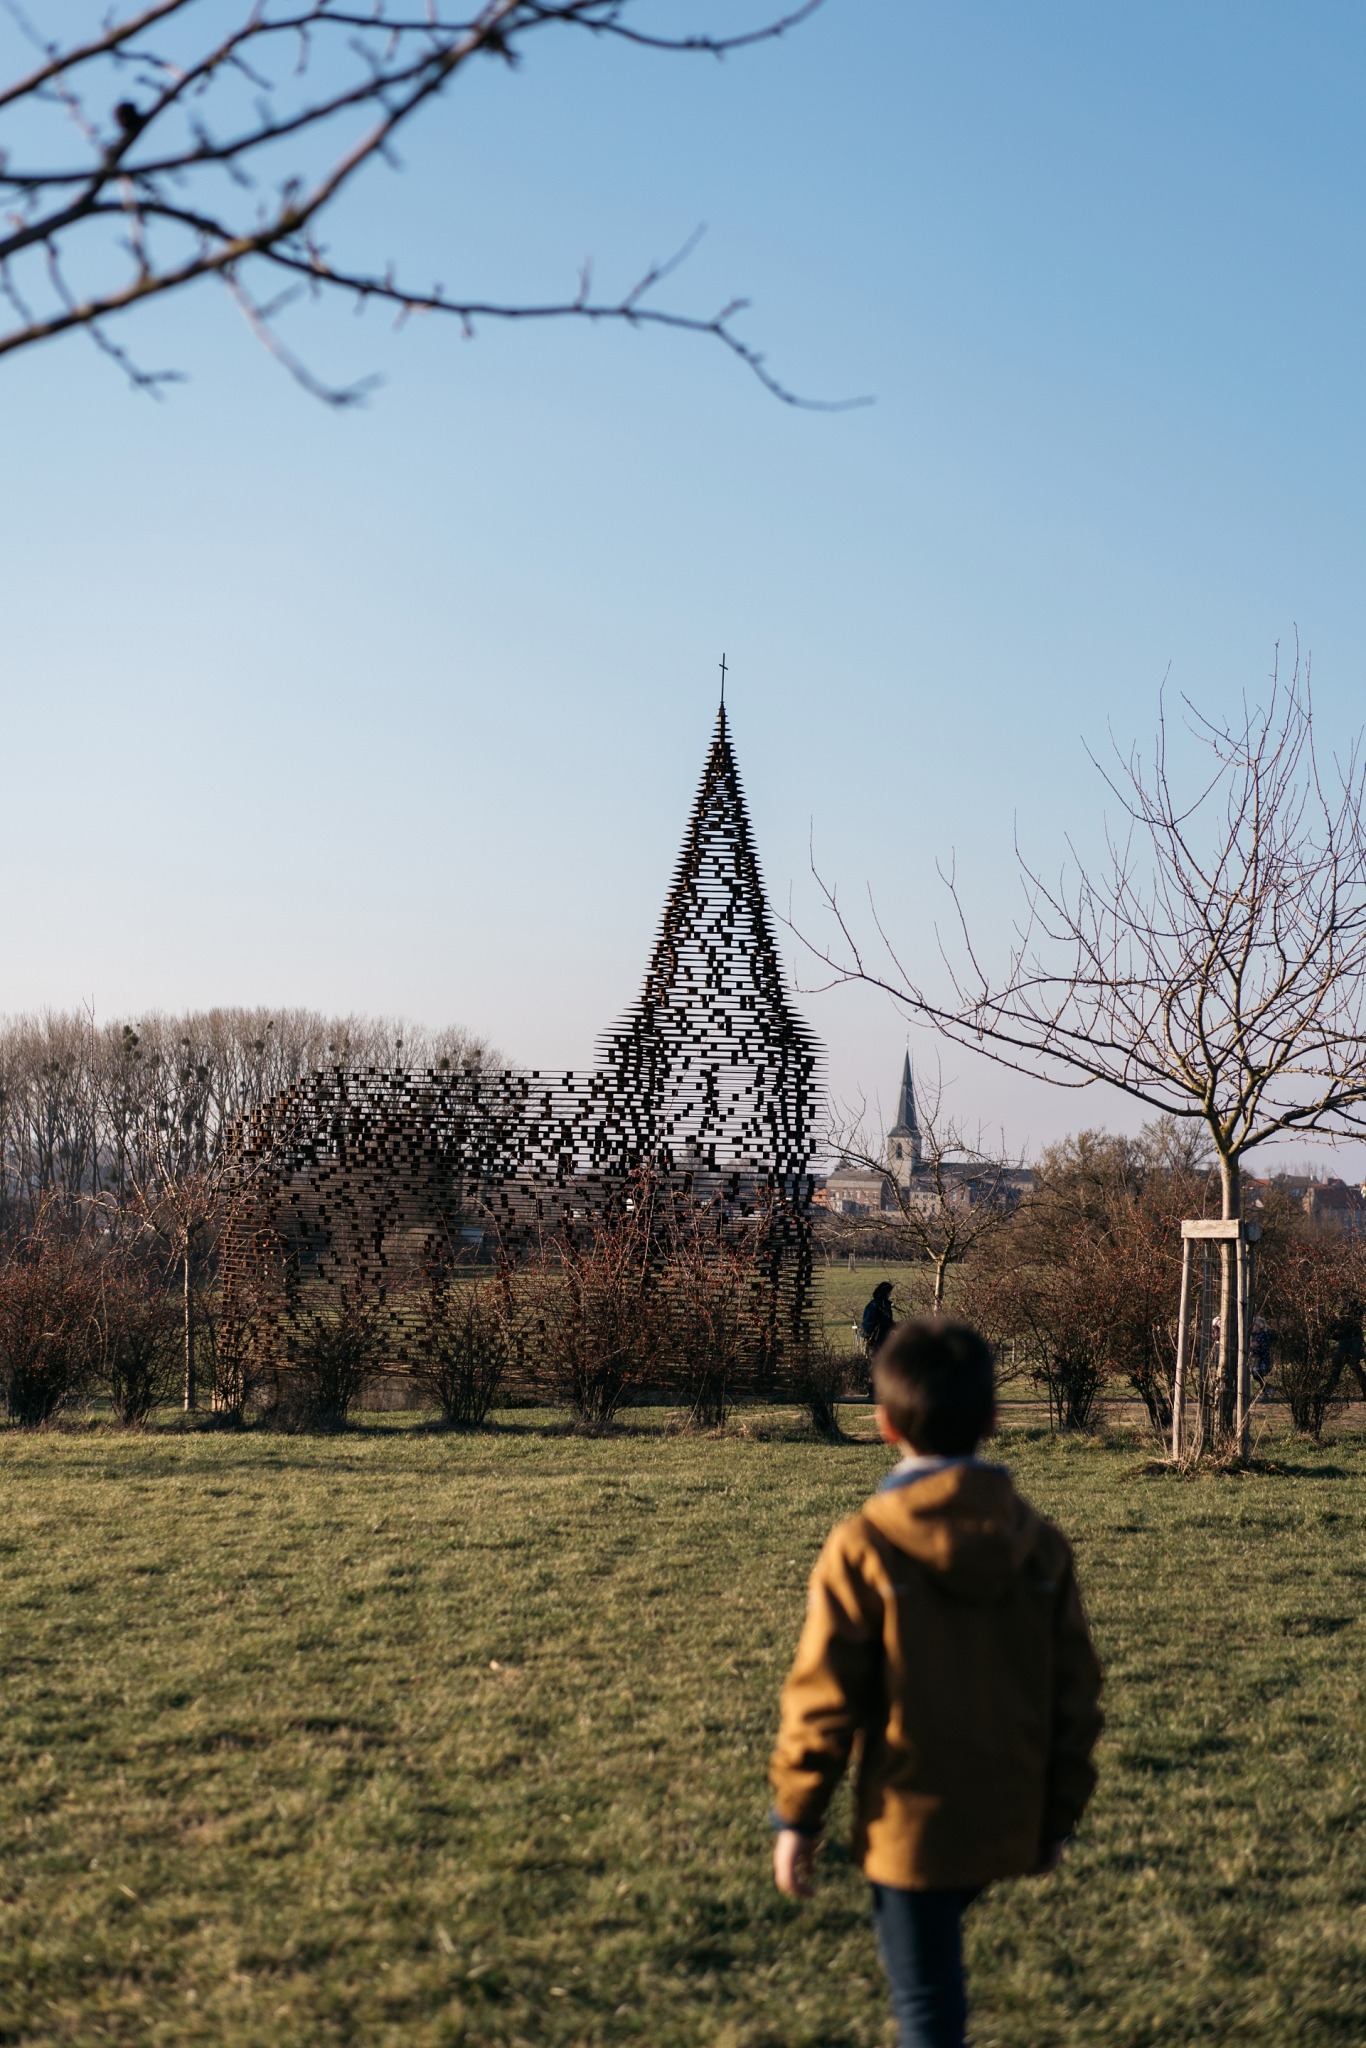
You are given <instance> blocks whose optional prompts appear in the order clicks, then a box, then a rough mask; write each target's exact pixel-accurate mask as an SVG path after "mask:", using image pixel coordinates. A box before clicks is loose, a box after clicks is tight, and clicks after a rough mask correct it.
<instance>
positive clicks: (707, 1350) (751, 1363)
mask: <svg viewBox="0 0 1366 2048" xmlns="http://www.w3.org/2000/svg"><path fill="white" fill-rule="evenodd" d="M661 1285H662V1289H663V1304H662V1306H663V1309H664V1316H665V1328H664V1330H663V1331H662V1333H661V1335H662V1336H663V1339H664V1342H665V1344H666V1346H667V1352H668V1358H667V1366H668V1369H669V1370H668V1379H669V1383H670V1385H671V1386H672V1387H673V1388H676V1389H677V1391H678V1392H679V1393H680V1394H681V1396H682V1398H683V1400H684V1401H685V1402H686V1404H687V1408H688V1420H689V1422H690V1423H691V1424H692V1425H693V1426H694V1427H695V1428H698V1429H720V1428H721V1427H722V1426H723V1424H724V1423H725V1421H726V1417H727V1416H728V1415H729V1413H730V1410H731V1407H732V1406H733V1404H734V1401H735V1396H736V1394H737V1392H738V1391H739V1389H740V1388H741V1386H743V1385H744V1384H746V1383H751V1384H752V1382H753V1380H754V1378H755V1376H756V1371H757V1369H758V1366H759V1363H760V1361H761V1359H762V1358H763V1356H764V1354H765V1348H766V1341H767V1326H766V1315H765V1310H766V1307H767V1304H766V1301H765V1300H764V1296H763V1275H762V1272H761V1270H760V1267H759V1262H758V1261H757V1260H756V1258H755V1255H754V1253H753V1252H752V1250H750V1249H749V1248H748V1247H745V1246H736V1245H731V1244H726V1243H723V1242H721V1241H720V1239H719V1238H718V1236H717V1233H716V1230H715V1228H714V1227H713V1228H711V1229H708V1227H707V1221H706V1218H705V1217H704V1216H702V1215H697V1216H690V1217H686V1218H684V1219H682V1220H681V1222H680V1223H679V1225H678V1226H677V1227H676V1228H675V1229H674V1231H673V1232H672V1241H671V1243H670V1244H669V1247H668V1254H667V1260H666V1263H665V1265H664V1268H663V1271H662V1274H661Z"/></svg>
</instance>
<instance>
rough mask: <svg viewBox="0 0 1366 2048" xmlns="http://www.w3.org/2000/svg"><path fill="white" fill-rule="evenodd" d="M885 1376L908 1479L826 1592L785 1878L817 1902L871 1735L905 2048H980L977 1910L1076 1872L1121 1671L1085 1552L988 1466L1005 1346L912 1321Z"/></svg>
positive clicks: (885, 1928) (783, 1737)
mask: <svg viewBox="0 0 1366 2048" xmlns="http://www.w3.org/2000/svg"><path fill="white" fill-rule="evenodd" d="M873 1378H874V1383H875V1391H876V1395H877V1402H878V1407H877V1421H878V1428H879V1430H880V1432H881V1434H882V1436H883V1437H884V1439H885V1440H886V1441H887V1442H888V1443H889V1444H892V1445H894V1446H895V1447H896V1448H897V1449H899V1450H900V1451H901V1453H902V1457H901V1463H900V1464H899V1465H898V1466H897V1468H896V1469H895V1471H893V1472H891V1473H889V1474H888V1476H887V1478H886V1479H884V1480H883V1482H882V1485H881V1486H880V1487H879V1488H878V1491H877V1492H876V1493H875V1494H874V1496H873V1498H872V1499H871V1500H870V1501H868V1502H867V1503H866V1505H865V1506H864V1508H863V1510H862V1511H861V1513H859V1514H857V1515H853V1516H851V1517H850V1519H849V1520H848V1521H847V1522H841V1523H840V1524H839V1525H838V1526H837V1527H836V1528H835V1529H834V1530H833V1531H832V1533H831V1535H830V1537H829V1540H828V1541H827V1543H826V1545H825V1548H824V1550H823V1551H822V1552H821V1555H820V1557H819V1559H818V1560H817V1563H816V1568H815V1570H814V1572H813V1573H812V1575H811V1588H810V1597H809V1602H808V1606H807V1613H806V1625H805V1627H804V1628H803V1630H802V1636H801V1641H800V1642H799V1644H798V1646H797V1655H796V1660H795V1662H794V1663H793V1666H792V1670H791V1672H790V1674H789V1676H788V1680H787V1684H786V1686H785V1687H784V1689H783V1698H782V1720H781V1727H780V1730H779V1734H778V1743H777V1747H776V1749H775V1750H774V1753H773V1763H772V1768H771V1778H772V1782H773V1790H774V1801H775V1804H774V1826H775V1828H776V1829H777V1830H778V1832H777V1838H776V1841H775V1843H774V1851H773V1874H774V1879H775V1881H776V1883H777V1886H778V1889H779V1891H782V1892H787V1893H789V1894H790V1895H791V1896H792V1897H794V1898H804V1897H806V1896H807V1895H808V1894H809V1892H810V1889H811V1884H810V1878H811V1870H812V1866H813V1864H814V1862H815V1856H816V1849H817V1846H818V1843H819V1840H820V1830H821V1826H822V1823H823V1821H824V1818H825V1812H826V1808H827V1807H828V1805H829V1803H830V1799H831V1797H832V1795H833V1793H834V1790H835V1787H836V1785H837V1784H838V1783H839V1780H840V1777H841V1775H842V1774H843V1771H844V1768H845V1765H846V1764H847V1763H848V1761H849V1755H850V1751H851V1750H852V1748H853V1746H854V1742H855V1739H856V1738H859V1737H861V1738H862V1750H861V1756H860V1759H859V1767H858V1787H857V1793H856V1799H855V1822H854V1841H853V1853H854V1857H855V1860H856V1861H857V1862H858V1863H859V1865H860V1866H861V1868H862V1870H863V1872H864V1875H865V1876H866V1877H867V1878H869V1880H870V1881H871V1883H872V1888H873V1918H874V1922H875V1925H876V1928H877V1936H878V1946H879V1948H880V1950H881V1952H882V1960H883V1963H884V1965H885V1967H886V1971H887V1976H888V1979H889V1981H890V1985H891V1993H892V2005H893V2008H894V2010H895V2013H896V2016H897V2020H898V2022H899V2024H900V2028H901V2035H900V2039H901V2048H962V2044H963V2041H964V2027H965V2024H966V2019H967V2007H966V2002H965V1997H964V1989H963V1960H962V1955H963V1951H962V1929H961V1921H962V1915H963V1910H964V1908H965V1907H966V1906H967V1905H968V1904H970V1902H971V1901H972V1900H973V1899H974V1898H975V1897H976V1896H977V1894H978V1893H979V1892H980V1891H981V1889H982V1887H983V1886H984V1885H986V1884H988V1883H990V1881H991V1880H992V1879H993V1878H998V1877H1023V1876H1035V1877H1041V1876H1044V1875H1046V1874H1047V1873H1048V1872H1049V1871H1051V1870H1055V1869H1056V1868H1057V1866H1058V1863H1059V1862H1060V1861H1061V1858H1062V1852H1063V1848H1064V1845H1065V1843H1066V1841H1067V1838H1068V1836H1069V1835H1070V1834H1071V1832H1072V1830H1073V1828H1074V1827H1075V1826H1076V1824H1077V1822H1078V1820H1079V1819H1080V1818H1081V1814H1082V1811H1083V1809H1084V1807H1085V1806H1086V1802H1087V1800H1088V1799H1089V1798H1090V1796H1091V1791H1092V1788H1093V1787H1094V1785H1095V1772H1094V1770H1093V1769H1092V1767H1091V1761H1090V1758H1091V1751H1092V1749H1093V1748H1094V1746H1095V1743H1096V1738H1097V1736H1098V1735H1099V1734H1100V1729H1101V1714H1100V1709H1099V1705H1098V1700H1099V1695H1100V1667H1099V1665H1098V1664H1097V1662H1096V1657H1095V1652H1094V1650H1093V1649H1092V1647H1091V1638H1090V1635H1089V1633H1088V1630H1087V1626H1086V1617H1085V1615H1084V1614H1083V1612H1082V1606H1081V1599H1080V1596H1079V1595H1078V1592H1077V1586H1076V1580H1075V1578H1074V1577H1073V1572H1072V1553H1071V1551H1070V1549H1069V1548H1068V1545H1067V1542H1066V1540H1065V1538H1064V1537H1063V1536H1062V1535H1061V1534H1060V1533H1059V1531H1058V1530H1056V1529H1055V1528H1053V1527H1052V1525H1051V1524H1050V1523H1048V1522H1045V1521H1043V1520H1042V1519H1041V1518H1040V1517H1039V1516H1038V1515H1036V1514H1035V1513H1034V1511H1033V1509H1032V1508H1030V1507H1028V1506H1027V1505H1026V1503H1025V1502H1024V1501H1023V1500H1022V1499H1021V1498H1020V1496H1019V1494H1017V1493H1016V1491H1015V1489H1014V1487H1013V1486H1012V1484H1011V1482H1010V1479H1009V1476H1008V1475H1007V1473H1006V1472H1005V1471H1004V1470H1003V1469H1002V1468H1001V1467H1000V1466H999V1465H986V1464H983V1463H982V1462H981V1461H980V1460H979V1458H978V1457H977V1447H978V1445H979V1444H980V1442H981V1440H982V1438H983V1437H984V1436H987V1435H989V1434H990V1433H991V1431H992V1430H993V1429H994V1428H995V1424H996V1399H995V1384H994V1369H993V1360H992V1354H991V1349H990V1346H989V1345H988V1344H987V1343H986V1341H985V1339H983V1338H982V1337H980V1336H978V1334H977V1332H976V1331H975V1330H973V1329H970V1328H969V1327H968V1325H967V1324H966V1323H955V1322H948V1321H938V1320H934V1319H931V1318H923V1319H920V1320H916V1321H912V1322H907V1323H903V1324H902V1326H901V1328H900V1329H898V1330H897V1331H896V1332H895V1334H894V1335H893V1336H891V1337H889V1338H888V1340H887V1342H886V1343H885V1344H884V1345H883V1347H882V1349H881V1351H879V1353H878V1355H877V1358H876V1360H875V1362H874V1366H873Z"/></svg>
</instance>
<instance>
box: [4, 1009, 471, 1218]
mask: <svg viewBox="0 0 1366 2048" xmlns="http://www.w3.org/2000/svg"><path fill="white" fill-rule="evenodd" d="M496 1063H497V1056H496V1055H495V1054H494V1053H493V1051H492V1049H491V1048H490V1047H489V1046H488V1045H487V1044H486V1043H485V1041H484V1040H482V1039H480V1038H478V1037H476V1036H474V1035H473V1034H471V1033H470V1032H468V1031H464V1030H462V1029H460V1028H458V1027H451V1028H449V1029H447V1030H443V1031H427V1030H425V1029H424V1028H422V1027H421V1026H418V1025H412V1024H405V1023H404V1022H403V1021H402V1020H396V1019H393V1018H383V1017H356V1016H351V1017H324V1016H321V1015H319V1014H318V1013H317V1012H316V1011H313V1010H299V1009H290V1010H262V1009H216V1010H202V1011H191V1012H187V1013H186V1014H184V1015H181V1016H167V1015H164V1014H162V1013H160V1012H154V1013H152V1014H150V1015H146V1016H142V1017H138V1018H136V1019H131V1020H128V1021H124V1022H119V1021H114V1022H109V1023H97V1022H96V1021H95V1019H94V1018H93V1017H90V1016H88V1015H86V1014H85V1013H83V1012H71V1011H62V1012H54V1011H47V1012H45V1013H44V1014H43V1015H41V1016H18V1017H9V1018H6V1019H4V1020H3V1021H0V1228H4V1229H12V1228H14V1227H15V1226H16V1225H20V1224H23V1223H24V1222H30V1223H31V1222H32V1221H33V1220H34V1219H35V1218H36V1216H37V1214H38V1212H39V1210H40V1208H42V1206H43V1205H44V1204H45V1203H46V1204H48V1205H50V1204H51V1203H52V1201H53V1200H56V1201H58V1202H63V1203H68V1204H71V1203H77V1202H80V1201H89V1200H96V1201H101V1200H103V1201H106V1202H108V1203H112V1204H113V1205H114V1206H115V1207H117V1208H123V1207H126V1206H127V1205H129V1204H131V1203H136V1202H138V1201H144V1202H145V1201H147V1200H148V1199H150V1197H151V1196H152V1195H153V1194H154V1192H155V1191H156V1190H158V1189H159V1188H162V1187H164V1186H165V1185H166V1184H167V1182H168V1181H173V1180H177V1179H183V1178H185V1177H186V1176H189V1175H193V1174H197V1173H203V1172H205V1171H206V1170H208V1169H210V1168H212V1166H213V1165H214V1164H215V1163H216V1161H217V1160H218V1158H219V1157H220V1154H221V1151H222V1147H223V1143H224V1140H225V1138H226V1137H227V1134H228V1133H229V1132H230V1131H231V1130H232V1129H233V1128H234V1126H235V1125H236V1124H237V1123H239V1122H240V1121H241V1119H242V1118H244V1117H246V1116H249V1115H250V1114H251V1112H252V1111H253V1110H255V1109H258V1108H259V1107H260V1106H261V1104H262V1103H264V1102H267V1101H269V1100H270V1099H271V1098H272V1097H274V1096H276V1095H279V1094H280V1093H281V1092H282V1091H283V1090H284V1089H286V1088H287V1087H289V1086H290V1084H291V1083H292V1082H294V1081H297V1080H299V1079H300V1078H302V1076H304V1075H305V1074H311V1073H316V1072H318V1071H320V1070H324V1069H326V1068H329V1067H335V1066H344V1067H366V1066H376V1067H395V1066H407V1067H413V1068H425V1067H432V1068H436V1069H449V1068H452V1067H457V1068H469V1067H486V1066H490V1065H494V1064H496Z"/></svg>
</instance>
